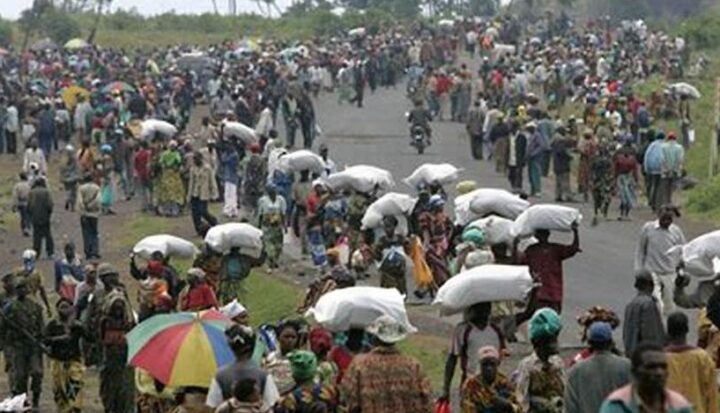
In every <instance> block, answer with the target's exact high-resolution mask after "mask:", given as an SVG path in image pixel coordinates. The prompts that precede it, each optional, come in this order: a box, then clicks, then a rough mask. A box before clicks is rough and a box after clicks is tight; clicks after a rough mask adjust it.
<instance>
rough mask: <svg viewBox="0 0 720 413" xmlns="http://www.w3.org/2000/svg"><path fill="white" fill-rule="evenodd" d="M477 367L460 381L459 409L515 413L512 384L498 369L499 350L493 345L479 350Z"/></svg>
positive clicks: (463, 410) (517, 407) (467, 412)
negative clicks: (471, 373)
mask: <svg viewBox="0 0 720 413" xmlns="http://www.w3.org/2000/svg"><path fill="white" fill-rule="evenodd" d="M477 357H478V360H479V361H480V368H479V369H478V370H477V371H478V372H477V374H476V375H474V376H472V377H470V378H469V379H468V380H467V381H466V382H465V383H463V387H462V391H461V392H460V394H461V395H462V401H461V406H462V412H463V413H477V412H486V411H487V412H497V413H514V412H517V411H519V410H520V405H519V403H518V402H517V398H516V396H515V387H514V386H513V384H512V383H511V382H510V380H508V378H507V377H506V376H505V375H504V374H503V373H502V372H501V371H500V370H499V367H500V363H501V357H500V352H499V351H498V349H497V348H495V347H493V346H484V347H481V348H480V349H479V350H478V356H477Z"/></svg>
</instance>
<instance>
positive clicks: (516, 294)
mask: <svg viewBox="0 0 720 413" xmlns="http://www.w3.org/2000/svg"><path fill="white" fill-rule="evenodd" d="M532 287H533V280H532V277H530V270H529V269H528V267H527V266H524V265H499V264H489V265H481V266H479V267H475V268H472V269H470V270H467V271H463V272H461V273H460V274H458V275H456V276H454V277H452V278H450V279H449V280H448V281H447V282H446V283H445V284H443V286H442V287H440V289H439V290H438V292H437V295H436V296H435V301H433V305H437V306H439V307H440V314H441V315H445V316H446V315H452V314H456V313H460V312H462V311H463V310H465V309H466V308H468V307H470V306H472V305H474V304H477V303H481V302H493V301H522V300H524V299H525V297H526V296H527V294H528V293H529V292H530V290H531V289H532Z"/></svg>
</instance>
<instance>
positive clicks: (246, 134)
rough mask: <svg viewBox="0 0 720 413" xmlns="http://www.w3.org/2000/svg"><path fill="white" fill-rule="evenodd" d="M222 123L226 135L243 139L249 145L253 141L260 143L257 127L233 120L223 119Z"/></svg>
mask: <svg viewBox="0 0 720 413" xmlns="http://www.w3.org/2000/svg"><path fill="white" fill-rule="evenodd" d="M222 125H223V126H224V128H223V134H224V135H225V136H234V137H236V138H238V139H240V140H241V141H243V142H245V144H247V145H249V144H252V143H258V141H259V140H258V137H257V135H256V134H255V129H253V128H251V127H249V126H246V125H244V124H242V123H240V122H232V121H227V120H226V121H223V123H222Z"/></svg>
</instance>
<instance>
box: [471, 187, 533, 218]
mask: <svg viewBox="0 0 720 413" xmlns="http://www.w3.org/2000/svg"><path fill="white" fill-rule="evenodd" d="M529 206H530V203H529V202H528V201H526V200H524V199H522V198H520V197H519V196H518V195H516V194H513V193H512V192H510V191H506V190H504V189H495V188H480V189H479V190H478V192H476V194H475V196H474V197H473V199H472V200H471V201H470V211H471V212H473V213H474V214H476V215H478V216H481V217H484V216H486V215H488V214H495V215H500V216H501V217H505V218H510V219H515V218H517V217H518V215H520V214H521V213H522V212H523V211H525V210H526V209H528V207H529Z"/></svg>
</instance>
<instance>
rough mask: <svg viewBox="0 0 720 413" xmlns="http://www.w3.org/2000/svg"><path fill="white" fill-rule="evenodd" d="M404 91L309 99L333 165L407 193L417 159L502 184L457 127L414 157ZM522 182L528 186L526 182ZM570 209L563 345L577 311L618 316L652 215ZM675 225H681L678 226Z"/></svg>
mask: <svg viewBox="0 0 720 413" xmlns="http://www.w3.org/2000/svg"><path fill="white" fill-rule="evenodd" d="M403 89H404V88H403V87H399V88H398V90H392V89H391V90H379V91H378V92H376V93H375V94H374V95H368V96H367V98H366V103H365V107H364V108H362V109H357V108H354V107H350V106H347V105H346V106H338V105H337V103H336V102H335V100H334V99H335V98H334V96H333V95H325V96H322V97H321V98H320V99H319V100H318V101H317V102H316V106H317V107H316V113H318V116H319V122H320V125H321V127H322V129H323V132H324V135H325V137H324V138H323V140H324V141H325V142H327V144H328V145H329V147H330V157H331V158H332V159H334V160H335V162H336V163H337V164H338V167H339V168H342V167H343V166H344V165H353V164H372V165H377V166H380V167H383V168H386V169H389V170H390V171H391V172H392V174H393V176H394V177H395V180H396V182H397V183H398V186H397V187H396V188H395V190H397V191H400V192H408V193H409V192H410V191H412V189H411V188H409V187H407V186H406V185H405V184H403V183H402V182H401V179H402V178H404V177H406V176H408V175H409V174H410V173H411V172H412V171H413V170H414V168H416V167H417V166H418V165H420V164H421V163H424V162H450V163H452V164H454V165H456V166H458V167H461V168H464V171H463V173H462V179H473V180H475V181H477V182H478V184H479V186H481V187H497V188H508V187H509V185H508V182H507V180H506V179H505V177H502V176H499V175H498V174H496V173H495V171H494V169H493V166H492V164H490V163H488V162H481V161H476V160H474V159H472V157H471V154H470V146H469V143H468V139H467V136H466V134H465V132H464V127H463V125H461V124H458V123H450V122H445V123H440V122H435V123H434V124H433V130H434V132H433V136H434V137H435V138H434V144H433V146H432V147H430V148H428V149H427V151H426V153H425V154H424V155H422V156H420V155H418V154H417V153H416V151H415V149H414V148H412V147H410V146H409V145H408V138H407V134H408V132H407V124H406V123H405V121H404V117H403V115H404V113H405V111H406V110H407V109H408V107H409V101H407V99H405V97H404V94H403ZM526 179H527V178H526ZM525 185H526V188H527V181H526V182H525ZM448 189H449V191H450V192H449V194H450V196H451V198H452V197H454V195H455V194H454V188H448ZM553 189H554V188H553V187H552V186H551V184H550V181H546V182H544V183H543V190H544V192H545V196H544V197H543V198H542V199H541V200H533V202H552V200H553V198H552V196H553ZM573 206H576V207H579V208H580V209H581V210H582V211H583V215H584V216H585V217H586V219H585V222H583V223H582V225H581V231H580V237H581V247H582V249H583V252H582V253H581V254H579V255H577V256H576V257H575V258H572V259H570V260H569V261H567V262H566V265H565V300H564V304H563V305H564V311H563V318H564V320H565V322H566V323H565V325H566V326H568V327H570V328H566V329H565V331H564V333H563V336H562V340H563V342H564V343H565V344H570V345H572V344H575V343H578V341H579V331H578V329H577V328H575V326H576V324H575V322H574V320H575V317H576V316H577V315H579V314H580V313H581V312H582V311H583V310H584V309H586V308H588V307H590V306H592V305H602V306H607V307H610V308H612V309H614V310H615V311H617V312H618V314H620V315H621V314H622V312H623V309H624V307H625V305H626V304H627V303H628V302H629V301H630V300H631V299H632V297H633V296H634V289H633V273H632V268H633V254H634V250H635V243H636V241H637V233H638V230H639V228H640V226H641V225H642V223H643V222H644V221H645V220H647V219H650V218H651V215H650V212H649V210H648V209H647V208H641V209H640V210H637V211H634V213H633V215H634V220H633V221H632V222H618V221H608V222H601V223H600V225H598V226H597V227H591V226H590V225H589V224H590V219H591V217H592V210H591V205H589V204H587V205H583V204H575V205H573ZM613 208H615V209H614V210H613V211H612V214H611V216H612V217H613V218H616V217H617V215H616V214H617V205H613ZM680 224H681V225H683V223H682V221H681V222H680ZM688 232H690V231H688ZM687 235H688V236H691V235H696V234H694V233H692V232H691V233H689V234H687ZM551 239H552V240H555V241H559V242H570V237H569V235H567V234H554V235H553V236H552V238H551ZM423 311H428V312H430V311H432V310H430V309H427V310H423ZM618 338H619V337H618Z"/></svg>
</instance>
